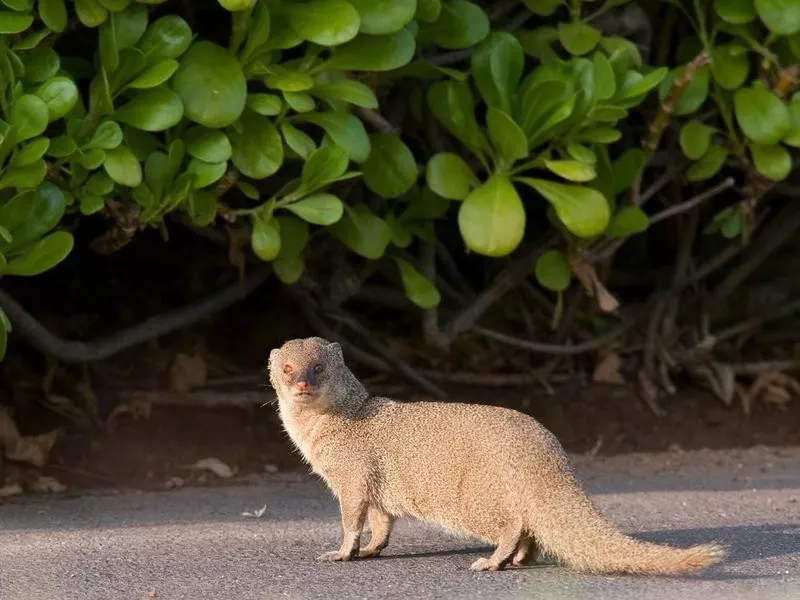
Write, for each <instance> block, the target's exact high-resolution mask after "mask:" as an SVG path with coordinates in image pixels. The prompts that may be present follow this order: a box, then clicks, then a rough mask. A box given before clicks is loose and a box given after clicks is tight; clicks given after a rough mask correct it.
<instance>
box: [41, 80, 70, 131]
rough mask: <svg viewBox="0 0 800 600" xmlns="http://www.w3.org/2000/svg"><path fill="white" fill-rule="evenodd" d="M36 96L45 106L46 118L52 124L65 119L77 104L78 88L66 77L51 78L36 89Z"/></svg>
mask: <svg viewBox="0 0 800 600" xmlns="http://www.w3.org/2000/svg"><path fill="white" fill-rule="evenodd" d="M35 93H36V95H37V96H38V97H39V98H40V99H41V100H42V101H43V102H44V103H45V105H46V106H47V118H48V120H49V121H50V122H51V123H52V122H53V121H56V120H58V119H61V118H63V117H65V116H66V115H67V114H68V113H69V112H70V111H71V110H72V109H73V108H75V106H76V105H77V104H78V99H79V93H78V86H76V85H75V82H73V81H72V80H71V79H69V78H67V77H61V76H59V77H53V78H51V79H49V80H48V81H45V82H44V83H43V84H42V85H40V86H39V87H38V88H36V92H35Z"/></svg>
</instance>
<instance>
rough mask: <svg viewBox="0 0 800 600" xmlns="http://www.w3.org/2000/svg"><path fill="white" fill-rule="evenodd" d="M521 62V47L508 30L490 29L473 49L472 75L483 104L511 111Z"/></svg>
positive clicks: (521, 65)
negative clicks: (493, 30) (487, 35)
mask: <svg viewBox="0 0 800 600" xmlns="http://www.w3.org/2000/svg"><path fill="white" fill-rule="evenodd" d="M524 62H525V56H524V53H523V51H522V46H521V45H520V43H519V41H518V40H517V39H516V38H515V37H514V36H513V35H511V34H510V33H506V32H494V33H492V34H490V35H489V37H487V38H486V39H485V40H484V41H483V42H481V43H480V44H479V45H478V47H477V48H475V51H474V52H473V53H472V59H471V67H472V68H471V72H472V78H473V80H474V81H475V85H476V86H477V88H478V90H479V91H480V94H481V97H482V98H483V100H484V102H485V103H486V105H487V106H489V107H490V108H496V109H499V110H502V111H504V112H505V113H507V114H509V115H510V114H511V112H512V96H513V94H515V93H516V90H517V87H518V86H519V82H520V79H521V77H522V68H523V65H524Z"/></svg>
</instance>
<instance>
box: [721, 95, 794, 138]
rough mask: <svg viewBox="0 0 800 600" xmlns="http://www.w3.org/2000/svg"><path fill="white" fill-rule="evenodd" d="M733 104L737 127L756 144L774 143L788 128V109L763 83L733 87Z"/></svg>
mask: <svg viewBox="0 0 800 600" xmlns="http://www.w3.org/2000/svg"><path fill="white" fill-rule="evenodd" d="M733 108H734V112H735V114H736V121H737V122H738V123H739V127H741V128H742V131H743V132H744V134H745V135H746V136H747V137H748V138H750V139H751V140H753V141H754V142H756V143H757V144H761V145H764V146H771V145H773V144H777V143H778V142H779V141H780V140H781V138H782V137H783V136H784V135H786V134H787V133H788V132H789V130H790V129H791V126H792V125H791V117H790V115H789V109H788V108H787V107H786V105H785V104H784V103H783V102H782V101H781V99H780V98H778V97H777V96H776V95H775V94H774V93H773V92H771V91H770V90H768V89H766V88H764V87H760V86H753V87H750V88H741V89H738V90H736V92H735V93H734V95H733Z"/></svg>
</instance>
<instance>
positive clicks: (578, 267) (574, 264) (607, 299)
mask: <svg viewBox="0 0 800 600" xmlns="http://www.w3.org/2000/svg"><path fill="white" fill-rule="evenodd" d="M568 258H569V265H570V267H571V268H572V272H573V273H574V274H575V277H576V278H577V279H578V281H580V282H581V285H582V286H583V289H584V290H585V291H586V295H587V296H589V297H590V298H595V299H596V300H597V306H598V307H599V308H600V310H602V311H603V312H606V313H610V312H614V311H615V310H617V308H619V301H618V300H617V299H616V298H615V297H614V295H613V294H612V293H611V292H609V291H608V289H606V286H605V285H603V282H602V281H600V278H599V277H598V276H597V271H596V270H595V268H594V266H592V265H590V264H589V263H586V262H583V261H582V260H581V259H580V258H578V257H576V256H570V257H568Z"/></svg>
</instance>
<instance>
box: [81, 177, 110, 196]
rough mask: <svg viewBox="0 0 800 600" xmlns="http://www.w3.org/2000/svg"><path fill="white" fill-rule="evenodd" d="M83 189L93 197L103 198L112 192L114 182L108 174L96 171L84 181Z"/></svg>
mask: <svg viewBox="0 0 800 600" xmlns="http://www.w3.org/2000/svg"><path fill="white" fill-rule="evenodd" d="M83 189H84V190H86V191H87V192H89V193H90V194H94V195H95V196H105V195H107V194H110V193H111V192H113V191H114V180H113V179H111V177H109V176H108V173H106V172H104V171H98V172H97V173H94V174H93V175H92V176H91V177H89V179H87V180H86V183H84V184H83Z"/></svg>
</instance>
